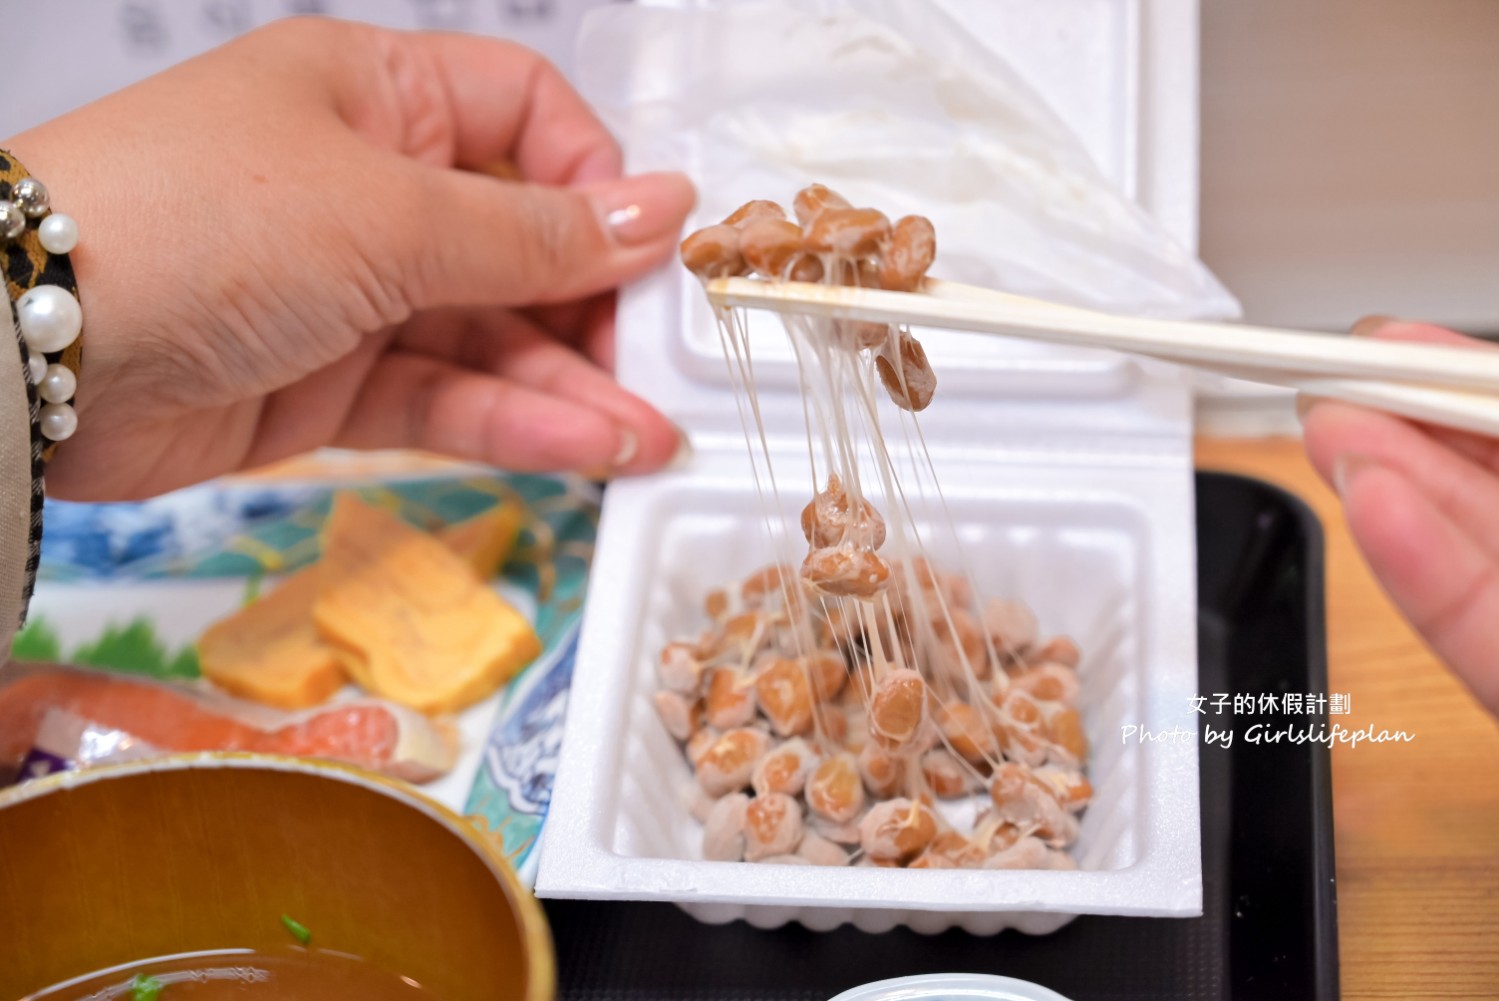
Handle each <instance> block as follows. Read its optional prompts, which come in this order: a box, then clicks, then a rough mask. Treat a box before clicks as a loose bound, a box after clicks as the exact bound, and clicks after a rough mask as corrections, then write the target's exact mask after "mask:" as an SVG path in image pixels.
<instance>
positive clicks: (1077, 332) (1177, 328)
mask: <svg viewBox="0 0 1499 1001" xmlns="http://www.w3.org/2000/svg"><path fill="white" fill-rule="evenodd" d="M708 298H709V300H710V301H711V302H712V303H713V304H714V305H715V306H720V307H723V306H737V307H742V308H750V309H769V310H773V311H775V312H789V313H802V314H806V315H811V316H825V317H831V318H835V319H852V320H870V321H874V322H879V323H891V324H908V325H917V326H924V327H943V328H947V329H951V330H966V331H973V332H977V333H989V334H1004V335H1009V336H1016V337H1027V338H1031V339H1034V340H1042V341H1050V342H1052V343H1057V344H1071V345H1075V346H1078V347H1091V348H1108V349H1111V350H1115V351H1125V352H1130V353H1133V354H1142V355H1148V356H1151V357H1154V358H1159V359H1162V360H1165V361H1170V362H1176V363H1179V364H1186V365H1192V366H1194V367H1197V368H1202V369H1207V370H1209V371H1213V372H1218V373H1221V374H1224V375H1229V376H1233V377H1235V378H1243V379H1249V380H1251V381H1255V382H1264V383H1269V384H1271V385H1281V386H1286V387H1289V388H1292V389H1296V390H1299V391H1301V392H1305V393H1309V394H1314V395H1318V396H1326V397H1333V398H1338V399H1344V400H1347V401H1348V402H1351V403H1358V404H1362V405H1364V406H1369V407H1374V408H1377V409H1381V410H1386V411H1389V412H1391V413H1396V414H1401V415H1403V416H1406V417H1412V418H1415V419H1417V420H1422V421H1427V422H1430V423H1433V424H1441V425H1444V426H1447V427H1453V428H1460V429H1462V430H1467V431H1475V432H1478V433H1481V434H1490V435H1499V351H1494V352H1488V351H1475V350H1470V349H1466V348H1461V347H1454V346H1448V345H1435V344H1410V343H1401V342H1394V341H1374V340H1365V339H1358V340H1354V339H1349V338H1344V337H1335V336H1331V335H1326V334H1310V333H1302V332H1297V331H1289V330H1275V329H1271V328H1265V327H1252V326H1245V325H1238V324H1215V323H1198V322H1190V321H1175V320H1155V319H1143V318H1139V317H1127V316H1114V315H1112V314H1108V313H1100V312H1096V311H1093V310H1087V309H1076V308H1073V307H1067V306H1058V305H1055V304H1052V303H1047V302H1041V301H1038V300H1035V299H1027V298H1024V297H1022V296H1015V295H1009V294H1007V293H1003V292H996V291H993V290H991V289H984V288H977V287H974V286H968V285H960V284H957V283H955V282H942V281H934V280H930V279H929V280H928V281H927V283H926V286H925V289H924V291H923V292H921V293H903V292H885V291H880V290H877V289H865V288H852V287H847V286H830V285H814V284H804V283H799V282H788V283H781V284H773V283H770V282H765V281H758V280H753V279H747V278H719V279H715V280H714V281H711V282H709V283H708Z"/></svg>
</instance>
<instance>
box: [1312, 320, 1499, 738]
mask: <svg viewBox="0 0 1499 1001" xmlns="http://www.w3.org/2000/svg"><path fill="white" fill-rule="evenodd" d="M1354 333H1355V334H1362V335H1367V336H1373V337H1381V338H1388V339H1391V340H1406V341H1423V342H1426V343H1429V344H1461V345H1467V346H1470V347H1471V346H1475V345H1476V346H1480V347H1488V345H1483V344H1482V343H1481V342H1478V341H1474V340H1472V339H1471V338H1467V337H1463V336H1462V335H1461V334H1455V333H1453V332H1452V331H1450V330H1444V329H1442V328H1441V327H1433V326H1430V325H1428V324H1422V323H1404V322H1398V321H1392V320H1385V319H1384V318H1381V317H1370V318H1369V319H1367V320H1361V321H1359V324H1358V325H1357V326H1355V327H1354ZM1303 424H1304V426H1305V438H1306V450H1307V455H1308V456H1310V458H1311V460H1312V464H1313V465H1315V466H1316V467H1317V471H1318V472H1319V473H1321V474H1322V476H1323V478H1324V479H1326V480H1327V481H1328V483H1330V484H1331V485H1332V486H1333V488H1334V489H1335V490H1337V492H1338V494H1339V495H1340V496H1341V497H1342V499H1343V507H1344V510H1345V511H1346V513H1347V517H1348V527H1349V529H1350V530H1351V531H1352V533H1353V538H1354V540H1355V541H1356V542H1357V543H1358V546H1359V548H1360V549H1361V550H1362V551H1363V553H1364V558H1365V559H1367V560H1368V561H1369V566H1370V567H1371V568H1372V569H1373V571H1374V574H1375V576H1376V577H1378V578H1379V580H1380V582H1381V583H1382V584H1383V585H1384V588H1385V590H1386V591H1387V592H1388V593H1389V595H1390V597H1391V598H1392V599H1394V602H1395V604H1396V605H1397V606H1398V607H1399V608H1400V610H1401V612H1403V613H1404V614H1405V616H1406V618H1407V619H1409V620H1410V622H1411V624H1412V625H1414V626H1415V627H1416V630H1417V631H1418V632H1420V634H1421V635H1422V636H1423V637H1425V639H1426V641H1427V642H1428V643H1430V644H1431V647H1432V649H1433V650H1435V651H1436V653H1437V655H1438V656H1440V657H1441V658H1442V659H1444V660H1445V661H1446V662H1447V663H1448V664H1450V665H1451V666H1452V668H1453V670H1454V671H1456V672H1457V674H1458V675H1459V676H1460V677H1461V678H1462V679H1463V681H1464V682H1466V683H1467V685H1468V687H1469V688H1470V689H1472V691H1473V693H1474V694H1475V695H1477V696H1478V699H1479V701H1480V702H1482V703H1483V704H1484V705H1486V706H1487V707H1488V708H1489V710H1490V711H1491V712H1494V713H1499V440H1495V439H1492V438H1484V437H1481V436H1479V435H1473V434H1466V433H1463V432H1460V431H1449V430H1445V429H1442V428H1433V427H1427V426H1424V425H1420V424H1415V423H1412V422H1410V421H1406V420H1402V419H1400V418H1398V417H1392V416H1389V415H1387V414H1381V413H1373V412H1370V411H1367V410H1363V409H1360V408H1358V407H1353V406H1348V405H1346V404H1342V403H1334V402H1331V401H1327V400H1317V401H1314V402H1312V404H1311V406H1310V409H1308V410H1307V411H1306V413H1305V414H1304V416H1303Z"/></svg>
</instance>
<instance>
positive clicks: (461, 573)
mask: <svg viewBox="0 0 1499 1001" xmlns="http://www.w3.org/2000/svg"><path fill="white" fill-rule="evenodd" d="M324 533H325V534H324V540H323V561H322V564H321V568H322V570H321V572H322V574H323V579H322V585H321V587H320V588H319V591H318V597H317V601H316V603H315V604H314V606H313V619H314V621H315V622H316V624H317V629H318V632H319V634H320V635H321V636H322V637H323V638H324V639H325V640H327V641H328V642H329V643H331V644H333V645H334V646H336V647H338V648H339V649H340V650H341V651H343V652H344V653H345V654H346V656H344V657H342V660H343V663H344V667H345V668H346V669H347V670H348V671H349V673H350V674H351V675H352V676H353V677H354V680H355V681H357V682H358V683H359V684H360V685H361V686H363V687H364V688H365V689H366V690H368V691H369V692H371V693H372V694H375V695H378V696H380V697H382V698H387V699H390V700H392V701H394V702H399V703H401V704H403V705H408V706H410V707H412V708H413V709H418V710H420V711H422V712H427V713H437V712H453V711H456V710H459V709H462V708H464V707H465V706H468V705H471V704H473V703H474V702H477V701H479V700H480V699H483V698H484V697H485V696H487V695H489V694H490V693H491V692H493V691H494V690H495V689H496V688H498V687H499V686H500V685H501V684H502V683H504V682H505V681H506V680H507V679H509V678H510V677H511V676H513V675H514V674H515V673H516V672H517V671H519V670H520V669H521V668H522V667H524V666H525V665H526V664H528V663H530V661H531V660H532V659H534V658H535V657H536V655H537V654H539V653H540V652H541V640H540V638H539V637H537V635H536V631H535V630H534V629H532V628H531V624H530V623H529V622H527V621H526V619H525V617H524V616H522V615H521V614H520V612H518V611H516V610H515V609H514V608H513V607H511V606H510V605H509V604H508V603H507V602H506V601H505V600H504V599H503V598H501V597H500V596H499V595H497V594H495V593H494V591H492V590H490V588H489V586H488V584H487V583H486V582H484V581H481V580H480V579H479V577H478V575H476V574H475V573H474V571H473V568H472V566H471V565H470V564H469V563H467V562H466V561H465V560H464V559H462V558H461V557H459V556H457V555H455V554H454V553H453V552H452V551H451V550H449V549H448V548H447V547H446V546H445V545H443V544H442V543H441V542H439V541H438V540H437V539H435V538H433V537H432V536H429V535H427V534H425V533H423V532H421V531H419V530H417V529H415V528H412V527H411V526H409V525H407V524H406V523H405V522H403V521H401V520H400V519H399V518H396V517H395V516H393V515H390V514H387V513H386V512H384V511H380V510H377V509H376V508H372V507H370V506H368V505H366V504H361V503H359V502H358V501H356V500H354V499H352V498H347V497H340V498H339V499H338V500H337V501H336V502H335V503H334V507H333V513H332V515H331V516H330V517H329V519H328V524H327V526H326V528H325V530H324Z"/></svg>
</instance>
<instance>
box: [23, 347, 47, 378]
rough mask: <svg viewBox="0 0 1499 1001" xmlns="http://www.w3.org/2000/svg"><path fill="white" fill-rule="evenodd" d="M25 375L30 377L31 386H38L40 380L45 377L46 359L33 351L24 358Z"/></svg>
mask: <svg viewBox="0 0 1499 1001" xmlns="http://www.w3.org/2000/svg"><path fill="white" fill-rule="evenodd" d="M26 374H27V375H28V376H30V377H31V384H32V385H33V386H40V385H41V384H42V380H43V379H44V378H46V377H47V359H46V357H45V356H43V355H39V354H37V353H36V352H35V351H33V352H31V353H30V354H28V355H27V356H26Z"/></svg>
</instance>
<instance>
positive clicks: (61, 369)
mask: <svg viewBox="0 0 1499 1001" xmlns="http://www.w3.org/2000/svg"><path fill="white" fill-rule="evenodd" d="M77 391H78V377H77V376H75V375H74V374H73V370H72V369H70V368H68V367H67V366H66V365H48V366H47V373H46V374H45V375H43V376H42V381H41V384H40V385H39V386H37V395H39V396H40V397H41V398H42V399H44V400H46V401H47V402H48V403H67V402H68V401H69V400H71V399H72V398H73V394H74V393H76V392H77Z"/></svg>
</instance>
